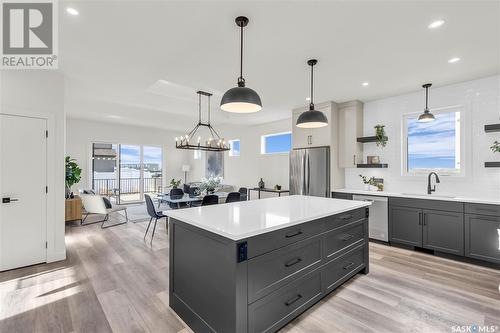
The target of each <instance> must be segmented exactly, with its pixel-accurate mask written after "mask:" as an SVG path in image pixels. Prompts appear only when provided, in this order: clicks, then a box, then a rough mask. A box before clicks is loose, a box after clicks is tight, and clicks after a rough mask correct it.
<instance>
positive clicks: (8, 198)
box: [2, 197, 19, 203]
mask: <svg viewBox="0 0 500 333" xmlns="http://www.w3.org/2000/svg"><path fill="white" fill-rule="evenodd" d="M13 201H19V199H12V198H10V197H6V198H2V203H11V202H13Z"/></svg>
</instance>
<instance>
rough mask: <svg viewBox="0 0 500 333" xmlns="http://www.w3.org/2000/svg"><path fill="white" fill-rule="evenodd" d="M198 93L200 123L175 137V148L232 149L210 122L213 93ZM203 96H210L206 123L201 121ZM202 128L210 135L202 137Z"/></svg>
mask: <svg viewBox="0 0 500 333" xmlns="http://www.w3.org/2000/svg"><path fill="white" fill-rule="evenodd" d="M196 93H197V94H198V124H196V126H195V127H194V128H193V129H192V130H191V131H190V132H189V133H188V134H186V135H183V136H181V137H180V138H175V148H177V149H189V150H204V151H226V150H230V149H231V148H230V146H229V145H227V144H226V141H225V140H224V138H221V137H220V136H219V134H218V133H217V131H216V130H215V129H214V128H213V127H212V125H211V124H210V97H211V96H212V94H211V93H208V92H205V91H197V92H196ZM201 96H207V98H208V108H207V109H208V110H207V111H208V118H207V122H206V123H203V122H202V121H201ZM200 128H206V129H207V130H205V132H206V133H208V137H205V138H202V136H201V133H199V132H198V130H199V129H200ZM200 132H201V131H200ZM202 139H203V141H202Z"/></svg>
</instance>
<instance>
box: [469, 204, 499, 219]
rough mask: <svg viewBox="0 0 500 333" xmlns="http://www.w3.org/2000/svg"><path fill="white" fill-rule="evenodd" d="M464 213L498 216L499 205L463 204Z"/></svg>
mask: <svg viewBox="0 0 500 333" xmlns="http://www.w3.org/2000/svg"><path fill="white" fill-rule="evenodd" d="M465 213H467V214H478V215H490V216H500V205H485V204H475V203H466V204H465Z"/></svg>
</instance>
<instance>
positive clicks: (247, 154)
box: [190, 111, 291, 189]
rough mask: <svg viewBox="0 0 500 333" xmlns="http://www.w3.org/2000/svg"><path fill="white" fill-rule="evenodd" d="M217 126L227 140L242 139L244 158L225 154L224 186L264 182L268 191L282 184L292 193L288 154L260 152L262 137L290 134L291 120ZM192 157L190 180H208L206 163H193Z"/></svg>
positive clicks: (244, 185) (247, 185)
mask: <svg viewBox="0 0 500 333" xmlns="http://www.w3.org/2000/svg"><path fill="white" fill-rule="evenodd" d="M263 112H264V111H263ZM214 126H215V127H216V130H217V131H218V132H219V134H220V135H221V136H223V137H224V138H225V139H226V140H234V139H240V149H241V154H240V156H234V157H233V156H229V153H228V152H226V153H224V183H226V184H231V185H235V186H236V187H242V186H243V187H255V186H257V185H258V182H259V180H260V178H263V180H264V182H265V183H266V187H273V186H274V185H276V184H279V185H282V187H283V188H284V189H288V168H289V156H288V154H271V155H262V154H261V153H260V149H261V136H262V135H266V134H273V133H280V132H288V131H290V130H291V119H286V120H282V121H277V122H272V123H269V124H264V125H258V126H220V127H219V126H217V125H216V124H215V125H214ZM190 157H191V162H190V165H191V168H192V172H191V173H190V180H192V181H196V180H199V179H201V177H203V176H204V175H203V161H202V160H203V159H201V160H193V154H190Z"/></svg>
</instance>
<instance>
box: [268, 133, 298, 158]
mask: <svg viewBox="0 0 500 333" xmlns="http://www.w3.org/2000/svg"><path fill="white" fill-rule="evenodd" d="M263 140H264V141H263V151H262V153H264V154H274V153H287V152H289V151H290V150H291V149H292V133H281V134H276V135H267V136H264V137H263Z"/></svg>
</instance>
